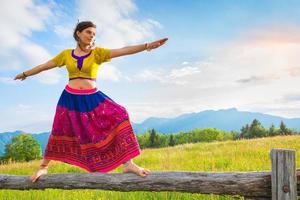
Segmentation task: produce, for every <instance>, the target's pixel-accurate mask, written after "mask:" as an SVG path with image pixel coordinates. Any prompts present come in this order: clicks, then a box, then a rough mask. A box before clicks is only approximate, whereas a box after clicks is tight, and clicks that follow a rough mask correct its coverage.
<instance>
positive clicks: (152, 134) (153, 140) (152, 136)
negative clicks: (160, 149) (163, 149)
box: [149, 128, 158, 147]
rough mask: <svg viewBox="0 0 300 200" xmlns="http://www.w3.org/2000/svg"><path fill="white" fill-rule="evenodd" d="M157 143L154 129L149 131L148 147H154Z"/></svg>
mask: <svg viewBox="0 0 300 200" xmlns="http://www.w3.org/2000/svg"><path fill="white" fill-rule="evenodd" d="M157 141H158V135H157V134H156V131H155V130H154V128H153V129H152V130H151V131H150V136H149V142H150V144H149V147H156V144H157Z"/></svg>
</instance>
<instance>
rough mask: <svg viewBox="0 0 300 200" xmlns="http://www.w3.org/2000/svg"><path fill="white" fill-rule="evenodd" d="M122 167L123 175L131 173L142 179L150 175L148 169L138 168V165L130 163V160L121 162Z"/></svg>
mask: <svg viewBox="0 0 300 200" xmlns="http://www.w3.org/2000/svg"><path fill="white" fill-rule="evenodd" d="M123 166H124V167H123V170H122V172H123V173H127V172H131V173H135V174H137V175H140V176H143V177H145V176H147V175H148V174H149V173H150V170H149V169H145V168H142V167H139V166H138V165H136V164H135V163H133V162H132V159H129V160H127V161H125V162H123Z"/></svg>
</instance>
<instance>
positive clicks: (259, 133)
mask: <svg viewBox="0 0 300 200" xmlns="http://www.w3.org/2000/svg"><path fill="white" fill-rule="evenodd" d="M266 135H267V131H266V130H265V128H264V127H263V126H262V125H261V123H260V122H259V121H258V120H257V119H254V120H253V121H252V123H251V125H250V128H249V136H250V138H257V137H264V136H266Z"/></svg>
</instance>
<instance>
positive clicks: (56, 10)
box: [0, 0, 300, 132]
mask: <svg viewBox="0 0 300 200" xmlns="http://www.w3.org/2000/svg"><path fill="white" fill-rule="evenodd" d="M299 9H300V2H299V1H296V0H281V1H279V0H272V1H271V0H247V1H238V0H226V1H225V0H215V1H214V0H210V1H208V0H205V1H204V0H198V1H193V0H179V1H176V3H175V1H171V0H163V1H156V0H136V1H132V0H122V1H117V0H101V1H98V0H85V1H83V0H82V1H81V0H78V1H33V0H27V1H21V0H19V1H17V0H10V1H6V2H5V3H2V6H1V8H0V15H1V16H0V25H1V27H2V30H1V32H0V37H1V39H2V48H1V49H0V56H1V61H2V62H1V63H0V92H1V105H0V109H1V112H2V115H0V121H1V124H0V132H4V131H14V130H23V131H27V132H44V131H50V130H51V127H52V121H53V118H54V113H55V107H56V104H57V101H58V99H59V96H60V94H61V92H62V90H63V89H64V87H65V85H66V84H67V82H68V77H67V71H66V68H65V67H63V68H55V69H52V70H48V71H44V72H42V73H40V74H38V75H35V76H32V77H29V78H27V79H26V80H25V81H19V80H18V81H14V80H13V78H14V77H15V75H16V74H18V73H20V72H22V71H25V70H29V69H31V68H33V67H35V66H37V65H38V64H41V63H43V62H45V61H47V60H49V59H51V58H52V57H53V56H55V55H56V54H58V53H59V52H60V51H61V50H63V49H65V48H74V47H75V42H74V40H73V37H72V31H73V28H74V26H75V24H76V23H77V20H78V19H80V20H81V21H82V20H91V21H93V22H94V23H96V24H97V39H96V45H97V46H103V47H106V48H120V47H123V46H127V45H135V44H140V43H145V42H150V41H153V40H156V39H159V38H163V37H168V38H169V41H168V42H167V43H166V44H165V45H164V46H162V47H161V48H159V49H156V50H153V51H151V52H141V53H138V54H134V55H130V56H124V57H121V58H115V59H113V60H112V61H111V62H109V63H105V64H103V65H101V66H100V69H99V72H98V80H97V87H98V88H99V89H100V90H101V91H102V92H104V93H105V94H107V95H108V96H110V97H111V98H113V99H114V100H115V101H116V102H118V103H119V104H121V105H123V106H125V107H126V108H127V110H128V112H129V115H130V118H131V120H132V121H133V122H136V123H138V122H142V121H143V120H145V119H146V118H148V117H176V116H178V115H180V114H183V113H190V112H200V111H203V110H208V109H213V110H218V109H226V108H232V107H235V108H237V109H238V110H243V111H251V112H262V113H267V114H272V115H278V116H283V117H288V118H292V117H300V88H299V84H300V62H299V59H298V57H299V55H298V54H299V52H300V51H299V50H300V28H299V27H300V26H299V25H300V13H299Z"/></svg>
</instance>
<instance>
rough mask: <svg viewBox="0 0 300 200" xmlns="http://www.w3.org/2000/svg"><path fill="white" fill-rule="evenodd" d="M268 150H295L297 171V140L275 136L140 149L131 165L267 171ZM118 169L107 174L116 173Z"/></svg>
mask: <svg viewBox="0 0 300 200" xmlns="http://www.w3.org/2000/svg"><path fill="white" fill-rule="evenodd" d="M272 148H288V149H295V150H296V151H297V152H296V159H297V161H298V162H297V164H296V165H297V168H300V152H299V150H300V136H298V135H293V136H276V137H269V138H259V139H251V140H238V141H223V142H209V143H194V144H183V145H178V146H174V147H167V148H158V149H144V150H143V152H142V154H141V155H140V156H139V157H137V158H135V159H134V162H135V163H137V164H138V165H140V166H142V167H146V168H148V169H150V170H151V171H163V170H165V171H169V170H172V171H173V170H178V171H181V170H184V171H206V172H213V171H218V172H222V171H223V172H225V171H226V172H229V171H265V170H271V161H270V157H269V153H270V150H271V149H272ZM40 163H41V160H35V161H31V162H26V163H11V164H6V165H0V173H1V174H12V175H28V176H30V175H32V174H33V173H34V172H35V171H36V170H37V169H38V168H39V165H40ZM121 169H122V167H121V166H120V167H118V168H117V169H115V170H113V171H112V172H110V173H115V172H120V171H121ZM51 173H87V172H86V171H85V170H83V169H81V168H79V167H76V166H72V165H69V164H66V163H62V162H58V161H51V162H50V164H49V170H48V174H51ZM0 199H3V200H4V199H5V200H12V199H13V200H15V199H24V200H25V199H26V200H29V199H34V200H37V199H49V200H50V199H51V200H52V199H66V200H77V199H78V200H79V199H80V200H91V199H92V200H102V199H105V200H106V199H111V200H116V199H120V200H121V199H122V200H123V199H129V200H135V199H143V200H148V199H150V200H151V199H172V200H173V199H175V200H176V199H178V200H182V199H186V200H191V199H204V200H205V199H207V200H208V199H209V200H219V199H220V200H221V199H222V200H223V199H224V200H225V199H228V200H229V199H232V200H233V199H234V200H236V199H243V197H238V196H235V197H230V196H217V195H204V194H190V193H180V192H114V191H105V190H90V189H87V190H61V189H46V190H25V191H21V190H20V191H18V190H0Z"/></svg>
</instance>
